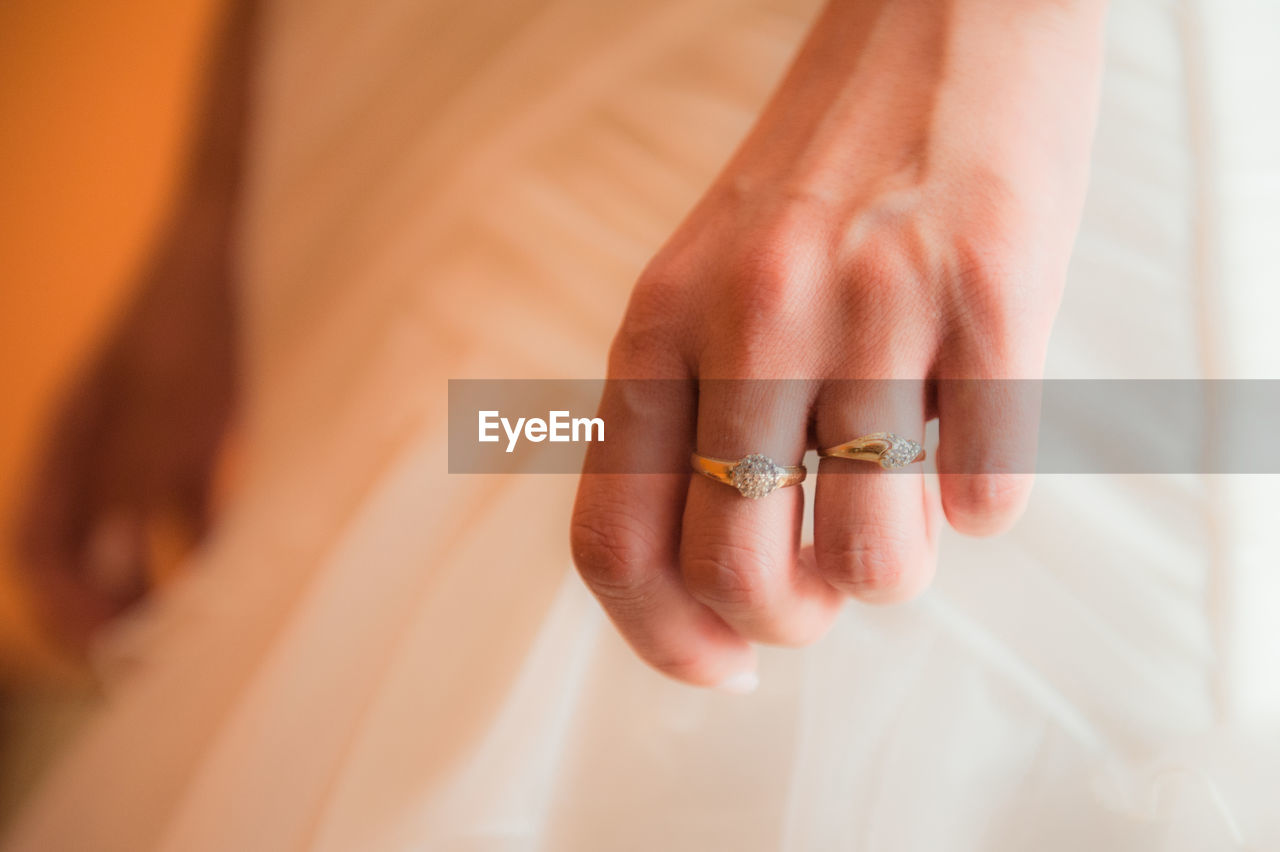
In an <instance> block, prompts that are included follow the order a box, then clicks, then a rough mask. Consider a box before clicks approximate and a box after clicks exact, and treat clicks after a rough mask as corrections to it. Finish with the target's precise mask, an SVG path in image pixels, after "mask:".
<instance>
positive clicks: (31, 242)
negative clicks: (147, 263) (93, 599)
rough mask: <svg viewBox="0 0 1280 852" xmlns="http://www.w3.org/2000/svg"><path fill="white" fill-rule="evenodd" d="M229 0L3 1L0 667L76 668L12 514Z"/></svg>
mask: <svg viewBox="0 0 1280 852" xmlns="http://www.w3.org/2000/svg"><path fill="white" fill-rule="evenodd" d="M222 5H223V4H222V2H221V0H115V1H114V2H111V3H101V2H89V0H6V2H4V3H0V187H2V188H3V189H2V191H0V196H2V197H3V205H2V206H0V270H3V276H4V286H3V288H0V323H3V325H2V326H0V328H2V329H3V333H2V334H0V400H2V401H3V410H4V416H3V417H0V529H3V530H4V533H5V535H4V542H5V546H4V548H3V550H0V681H2V682H3V683H10V684H11V683H15V682H30V681H33V680H35V681H42V680H48V679H54V680H56V679H59V678H63V677H66V676H68V675H69V673H70V671H71V670H70V669H68V668H67V667H66V666H64V664H62V663H61V662H60V661H59V659H58V658H57V657H56V655H55V654H54V653H53V652H52V651H51V650H50V649H49V648H48V647H47V646H46V645H45V643H44V642H42V641H41V639H40V637H39V635H38V634H37V632H36V631H35V629H34V627H33V625H32V624H31V623H30V621H29V619H27V618H26V616H25V612H24V607H23V604H22V597H21V594H20V591H19V589H18V588H17V587H16V584H15V581H14V570H13V569H14V557H13V552H12V548H11V546H10V544H9V542H10V541H11V530H12V527H13V522H14V514H15V509H16V507H17V506H18V505H19V503H20V500H21V495H22V488H23V482H24V479H25V477H26V476H27V475H28V472H29V469H30V465H31V462H32V460H33V456H34V454H35V453H36V452H37V450H38V447H39V446H40V443H41V438H42V432H43V424H44V423H45V422H46V420H47V418H48V417H49V415H50V414H51V412H52V410H53V408H54V406H55V405H56V404H57V401H58V397H59V393H60V391H61V390H62V388H63V386H64V384H65V383H66V382H67V380H68V379H69V378H70V376H71V374H72V373H73V371H74V370H75V368H76V367H77V365H78V364H79V363H80V362H81V360H82V359H83V358H85V357H87V356H88V354H89V353H91V352H92V350H93V348H94V346H95V344H96V342H97V340H98V339H99V337H100V336H101V335H102V333H103V331H104V329H105V328H106V327H107V326H108V324H109V323H110V322H111V320H112V318H113V316H114V315H115V313H116V311H117V310H119V308H120V307H121V305H122V304H123V302H124V301H125V299H126V298H127V297H128V295H129V291H130V288H131V284H132V281H133V279H134V277H135V276H136V272H137V270H138V268H139V266H140V265H141V263H142V262H143V260H144V258H145V256H146V253H147V251H148V250H149V248H150V244H151V241H152V237H153V234H154V233H155V230H156V226H157V224H158V223H159V221H160V220H161V218H162V217H163V216H164V215H165V213H166V210H167V203H168V201H169V199H170V197H171V195H172V193H173V188H174V183H175V180H176V178H177V176H178V173H179V171H180V168H181V163H182V157H183V152H184V151H185V150H186V142H187V138H188V136H189V134H190V133H191V130H192V125H193V119H194V118H195V112H196V108H197V106H198V103H197V100H198V94H199V92H200V82H201V73H202V71H203V68H204V64H205V60H206V57H207V51H208V49H209V48H210V43H211V36H212V35H213V32H214V29H215V26H214V25H215V23H216V19H217V15H218V14H219V12H220V10H221V7H222Z"/></svg>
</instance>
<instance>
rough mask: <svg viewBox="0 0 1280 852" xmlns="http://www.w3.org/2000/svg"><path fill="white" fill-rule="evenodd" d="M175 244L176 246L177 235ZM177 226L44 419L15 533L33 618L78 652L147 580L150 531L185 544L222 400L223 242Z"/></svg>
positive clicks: (200, 520)
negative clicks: (45, 435)
mask: <svg viewBox="0 0 1280 852" xmlns="http://www.w3.org/2000/svg"><path fill="white" fill-rule="evenodd" d="M184 237H185V238H184ZM202 239H204V238H202V236H201V235H200V234H198V233H195V232H194V231H193V230H192V229H190V228H187V229H179V233H178V235H177V237H176V238H175V239H172V240H170V241H169V248H168V249H167V251H165V252H164V253H163V254H162V256H161V257H160V258H159V261H158V263H157V264H156V266H155V268H154V269H153V270H152V272H151V273H150V275H149V277H148V280H147V282H146V284H145V286H144V287H143V288H142V291H141V293H140V295H139V297H138V299H137V300H136V301H135V303H134V304H133V305H132V306H131V309H130V310H129V311H128V312H127V314H126V315H125V317H124V318H123V319H122V321H121V323H120V324H119V325H118V326H117V328H116V329H115V331H114V333H113V335H112V336H111V338H110V340H109V341H108V342H107V345H106V347H105V348H104V350H103V351H102V352H101V354H100V355H99V356H98V357H97V358H96V359H95V360H94V361H93V362H92V363H91V364H90V365H89V366H88V369H87V370H86V371H85V373H84V374H83V375H82V376H81V377H80V379H79V380H78V381H77V382H76V383H75V385H74V386H73V387H72V388H71V392H70V394H69V395H68V396H67V398H66V400H65V403H64V405H63V407H62V410H61V411H60V412H59V414H58V416H57V417H56V419H55V421H54V424H53V429H52V432H51V434H50V436H49V440H48V442H47V444H46V446H45V447H44V455H43V458H42V460H41V464H40V466H39V468H38V469H37V471H36V476H35V479H34V481H33V482H32V483H31V488H30V491H29V495H28V500H27V505H26V511H25V513H24V515H23V517H22V519H21V527H20V529H19V535H18V545H19V548H18V549H19V556H20V564H21V566H22V568H23V569H24V575H25V580H26V585H27V587H28V589H29V590H30V592H31V599H32V602H33V604H34V606H35V610H36V615H37V617H38V618H39V620H40V622H41V623H42V624H43V626H44V628H45V629H46V631H47V632H48V633H49V634H50V636H51V638H53V639H54V640H55V641H56V642H57V643H58V644H59V645H60V646H62V647H63V648H64V649H66V650H68V651H70V652H73V653H76V654H80V653H83V652H84V651H85V649H86V646H87V643H88V641H89V638H90V637H91V635H92V634H93V632H94V631H95V630H96V629H97V628H98V627H99V626H100V625H101V624H102V623H103V622H105V621H107V620H108V619H110V618H111V617H113V616H114V615H116V614H117V613H118V612H120V611H121V610H122V609H124V608H125V607H127V606H129V605H130V604H132V603H134V602H135V601H137V600H138V599H139V598H140V597H142V596H143V595H144V594H145V592H146V591H147V590H148V587H149V585H150V582H151V580H152V579H154V577H155V576H156V572H157V565H155V564H154V561H155V560H154V556H155V548H154V547H153V543H154V542H155V541H156V535H157V532H158V531H164V532H167V533H168V534H169V537H180V538H181V539H182V540H184V541H185V543H187V544H190V543H191V542H193V541H195V540H196V539H198V538H199V537H200V536H201V534H202V533H203V532H204V530H205V527H206V525H207V523H208V521H209V497H210V488H211V483H212V479H213V474H214V469H215V465H216V463H217V458H218V453H219V450H220V448H221V446H222V443H223V438H224V434H225V431H226V428H227V425H228V422H229V418H230V413H231V409H232V403H233V399H234V392H235V369H234V342H233V337H234V335H233V318H232V305H231V300H230V285H229V281H228V277H229V275H228V269H227V261H226V259H225V255H226V252H225V248H223V249H222V250H215V249H214V247H213V246H212V245H210V246H209V247H208V248H206V249H204V250H202V249H201V246H202Z"/></svg>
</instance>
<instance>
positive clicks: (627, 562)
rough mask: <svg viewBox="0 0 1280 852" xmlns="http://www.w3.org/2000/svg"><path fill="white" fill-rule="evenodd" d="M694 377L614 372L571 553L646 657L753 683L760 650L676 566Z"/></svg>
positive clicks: (698, 680) (678, 673)
mask: <svg viewBox="0 0 1280 852" xmlns="http://www.w3.org/2000/svg"><path fill="white" fill-rule="evenodd" d="M695 405H696V398H695V388H694V384H693V382H692V381H682V380H668V379H654V380H646V379H612V380H610V381H608V382H606V384H605V391H604V395H603V397H602V399H601V402H600V411H599V416H600V417H601V418H603V419H604V421H605V423H607V424H609V428H610V430H611V433H610V434H611V435H619V436H622V437H621V438H618V439H613V440H610V441H606V442H600V443H593V444H591V445H590V447H589V448H588V451H587V457H586V462H585V464H584V467H583V472H582V477H581V479H580V480H579V484H578V496H577V500H576V502H575V505H574V510H573V523H572V531H571V544H572V549H573V560H574V563H575V564H576V565H577V568H578V572H579V573H580V574H581V575H582V578H583V580H584V581H585V582H586V584H587V587H588V588H589V589H590V590H591V591H592V593H593V594H594V595H595V596H596V598H597V599H598V600H599V601H600V603H601V605H602V606H603V607H604V609H605V612H606V613H607V614H608V615H609V618H610V619H611V620H612V621H613V624H614V625H615V626H616V627H617V629H618V632H619V633H621V634H622V636H623V638H624V639H626V641H627V642H628V644H630V645H631V647H632V648H633V649H634V650H635V652H636V654H637V655H639V656H640V658H641V659H643V660H644V661H645V662H647V663H648V664H649V665H651V666H653V667H654V668H655V669H657V670H659V671H661V672H663V673H664V674H667V675H669V676H671V677H673V678H676V679H677V680H682V681H685V682H687V683H691V684H696V685H702V686H718V687H720V688H722V689H726V690H728V691H732V692H744V691H750V690H751V689H752V688H754V686H755V683H756V677H755V651H754V649H753V648H752V647H751V645H750V644H749V643H748V642H746V641H745V640H744V639H742V638H741V637H740V636H738V634H737V633H735V632H734V631H733V630H732V629H731V628H730V627H729V626H728V625H727V624H726V623H725V622H724V621H723V620H721V618H720V617H719V616H718V615H716V614H715V613H714V612H712V611H711V610H710V609H708V608H707V607H706V606H704V605H703V604H701V603H699V602H698V601H697V600H695V599H694V598H693V596H692V595H691V594H690V593H689V591H688V590H687V589H686V588H685V585H684V583H683V580H682V578H681V575H680V569H679V551H680V526H681V518H682V516H683V513H684V503H685V495H686V493H687V492H688V488H689V474H688V473H685V472H680V473H677V472H676V471H683V470H686V469H687V460H688V455H689V450H690V447H691V446H692V443H693V438H694V410H695Z"/></svg>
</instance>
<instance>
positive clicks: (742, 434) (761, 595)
mask: <svg viewBox="0 0 1280 852" xmlns="http://www.w3.org/2000/svg"><path fill="white" fill-rule="evenodd" d="M811 402H812V384H811V383H809V382H800V381H795V382H789V381H754V382H753V381H737V380H704V381H703V382H702V383H701V384H700V387H699V398H698V444H697V446H698V451H699V452H700V453H702V454H704V455H707V456H712V457H716V458H723V459H734V460H737V459H741V458H742V457H744V456H746V455H749V454H753V453H760V454H763V455H766V456H768V457H770V458H771V459H773V460H774V461H775V462H776V463H777V464H779V465H784V466H785V465H793V464H798V463H799V461H800V459H801V458H803V456H804V451H805V445H806V443H807V441H806V435H807V431H808V420H809V409H810V405H811ZM803 512H804V493H803V491H802V490H801V489H800V488H796V487H785V488H779V489H777V490H775V491H774V492H773V493H771V494H768V495H767V496H765V497H762V498H760V499H750V498H747V497H744V496H743V495H742V494H741V493H739V492H738V490H737V489H735V488H734V487H733V486H731V485H726V484H724V483H720V482H715V481H713V480H711V479H708V478H706V477H703V476H694V477H693V480H692V481H691V482H690V483H689V499H688V505H687V506H686V508H685V513H684V527H683V529H684V533H683V539H682V541H681V547H680V564H681V568H682V570H683V572H684V579H685V584H686V585H687V586H688V588H689V590H690V591H691V592H692V593H693V595H694V597H696V598H697V599H698V600H700V601H702V602H703V603H704V604H706V605H707V606H708V607H710V608H711V609H713V610H715V612H716V613H718V614H719V615H720V617H721V618H723V619H724V620H725V621H726V622H727V623H728V624H730V625H732V626H733V628H734V629H735V630H737V631H738V633H739V634H740V635H742V636H744V637H746V638H748V639H752V640H755V641H759V642H767V643H772V644H781V645H799V644H805V643H807V642H811V641H813V640H814V639H816V638H818V637H819V636H821V635H822V634H823V633H825V632H826V630H827V628H828V627H830V625H831V622H832V621H833V620H834V618H835V616H836V614H837V611H838V608H839V606H840V595H839V594H838V593H837V592H836V590H835V589H833V588H831V587H830V586H829V585H827V584H826V583H825V582H823V580H822V578H821V577H819V576H818V574H817V571H816V570H815V568H814V565H813V564H812V562H811V561H808V560H801V559H800V558H799V557H798V554H799V544H800V522H801V518H802V515H803Z"/></svg>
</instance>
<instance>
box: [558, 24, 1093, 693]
mask: <svg viewBox="0 0 1280 852" xmlns="http://www.w3.org/2000/svg"><path fill="white" fill-rule="evenodd" d="M1103 11H1104V10H1103V8H1102V4H1101V3H1098V2H1044V0H1035V2H1028V3H995V2H986V0H953V2H937V0H892V2H888V1H887V0H886V2H840V0H834V2H832V3H830V4H829V5H828V6H827V7H826V9H825V10H824V11H823V13H822V15H821V17H820V18H819V20H818V21H817V22H816V24H815V25H814V27H813V29H812V31H811V33H810V34H809V36H808V38H807V40H806V42H805V43H804V45H803V47H802V49H801V51H800V53H799V55H798V57H797V59H796V60H795V62H794V64H793V66H792V68H791V69H790V71H789V73H788V74H787V76H786V79H785V80H784V81H783V82H782V84H781V86H780V87H779V89H778V90H777V92H776V93H775V95H774V96H773V98H772V99H771V101H770V102H769V104H768V106H767V107H766V109H765V110H764V112H763V113H762V115H761V116H760V118H759V120H758V121H757V123H756V125H755V127H754V128H753V129H752V130H751V132H750V134H749V135H748V137H747V138H746V139H745V141H744V142H743V143H742V145H741V146H740V148H739V149H738V151H737V153H736V154H735V155H734V157H733V158H732V159H731V161H730V162H729V163H728V164H727V166H726V167H725V169H724V171H723V172H722V173H721V174H720V176H719V177H718V178H717V180H716V181H715V182H714V184H713V186H712V187H711V188H710V189H709V190H708V191H707V193H706V195H705V196H704V197H703V198H702V200H701V201H700V203H699V204H698V205H697V206H696V208H695V209H694V210H693V211H692V212H691V213H690V214H689V216H688V218H687V219H686V220H685V221H684V223H683V224H681V225H680V227H679V228H678V229H677V231H676V232H675V234H674V235H673V236H672V237H671V239H670V240H669V241H668V242H667V244H666V245H665V246H664V247H663V248H662V249H661V251H659V253H658V254H657V256H656V257H655V258H654V259H653V261H652V262H651V263H650V264H649V266H648V268H647V269H646V270H645V272H644V273H643V275H642V276H641V278H640V280H639V281H638V283H637V284H636V286H635V289H634V292H633V294H632V297H631V301H630V304H629V306H628V308H627V312H626V315H625V317H624V318H623V320H622V324H621V327H620V329H619V331H618V333H617V336H616V338H615V340H614V343H613V346H612V349H611V352H610V359H609V375H610V377H611V378H614V379H632V378H668V379H688V380H691V381H689V382H688V383H687V384H686V385H685V386H686V387H687V388H688V390H687V391H679V390H675V389H673V388H674V386H675V385H677V384H679V383H664V384H663V388H664V389H663V390H661V391H654V392H653V394H656V395H659V396H660V397H661V398H644V396H645V395H644V393H643V392H641V391H638V390H636V387H637V386H636V385H628V384H626V383H614V382H611V383H609V384H608V386H607V387H606V391H605V394H604V398H603V400H602V403H601V416H602V417H604V419H605V421H606V422H610V423H617V424H622V425H621V426H620V427H618V428H616V429H615V433H622V432H625V433H627V434H629V435H632V434H634V435H642V436H643V437H640V438H636V439H634V440H633V441H632V442H630V443H623V444H621V445H619V442H615V444H614V445H612V446H611V445H609V444H596V445H592V446H591V448H590V450H589V453H588V458H587V462H586V466H585V471H584V475H583V477H582V479H581V481H580V486H579V491H578V498H577V504H576V507H575V511H574V518H573V525H572V534H571V539H572V550H573V555H574V559H575V562H576V564H577V566H578V569H579V571H580V573H581V575H582V577H583V579H584V580H585V581H586V583H587V585H588V586H589V587H590V588H591V589H592V591H593V592H594V593H595V595H596V596H597V598H598V599H599V600H600V602H601V603H602V605H603V606H604V608H605V610H606V611H607V612H608V614H609V616H610V617H611V619H612V620H613V622H614V624H615V625H616V626H617V628H618V630H619V631H621V633H622V635H623V636H624V637H625V638H626V639H627V641H628V642H629V643H630V644H631V646H632V647H633V648H634V649H635V652H636V653H637V654H638V655H639V656H640V657H641V658H642V659H643V660H645V661H646V662H647V663H649V664H650V665H651V666H653V667H654V668H656V669H658V670H659V671H661V672H664V673H666V674H668V675H670V676H671V677H673V678H676V679H679V680H682V681H686V682H688V683H691V684H699V685H721V686H723V687H725V688H727V689H731V690H736V691H741V690H743V689H746V688H750V686H751V685H752V683H753V682H754V680H753V676H752V675H751V674H750V673H751V672H753V670H754V667H755V658H754V651H753V643H757V642H758V643H769V644H781V645H803V644H806V643H809V642H813V641H814V640H816V639H817V638H819V637H820V636H821V635H822V634H823V633H825V632H826V630H827V629H828V627H829V626H830V624H831V623H832V621H833V619H834V618H835V616H836V614H837V611H838V609H839V607H840V606H841V605H842V604H843V602H844V600H845V599H846V598H847V597H849V596H852V597H854V598H857V599H859V600H862V601H866V602H872V603H890V602H896V601H902V600H906V599H908V598H910V597H912V596H913V595H915V594H917V593H918V592H920V591H921V590H922V589H924V588H925V587H926V586H927V585H928V583H929V581H930V579H931V578H932V576H933V573H934V567H935V563H936V554H937V548H936V540H937V532H938V529H939V527H940V524H941V522H942V521H941V517H940V516H941V515H942V514H943V513H945V517H946V521H947V522H949V523H950V524H951V525H952V526H953V527H955V528H956V529H957V530H959V531H961V532H963V533H968V534H973V535H991V534H995V533H998V532H1000V531H1002V530H1004V529H1006V528H1007V527H1009V526H1010V525H1011V524H1012V523H1013V522H1014V520H1015V519H1016V518H1017V516H1018V514H1019V513H1020V512H1021V510H1022V508H1023V506H1024V505H1025V502H1026V499H1027V497H1028V493H1029V489H1030V485H1031V483H1030V477H1029V476H1027V475H1022V474H1019V473H1017V472H1018V471H1022V470H1029V469H1030V468H1029V467H1028V466H1027V464H1026V458H1027V457H1026V455H1025V454H1026V453H1027V452H1028V451H1029V448H1030V446H1029V443H1028V441H1027V440H1025V436H1026V435H1027V434H1028V433H1029V432H1030V433H1033V432H1034V430H1028V429H1027V428H1025V427H1026V426H1027V425H1028V423H1027V421H1026V418H1027V416H1028V415H1027V414H1026V413H1025V412H1024V411H1023V410H1022V406H1021V405H1020V404H1019V401H1018V400H1011V399H1009V398H1008V395H1007V394H1002V393H1000V392H998V391H997V390H993V389H989V388H988V389H983V388H981V387H978V388H975V386H973V385H972V384H970V383H965V382H950V381H948V380H950V379H1007V378H1038V377H1040V376H1041V375H1042V372H1043V363H1044V357H1045V351H1046V346H1047V342H1048V338H1049V332H1050V328H1051V324H1052V321H1053V317H1054V313H1055V311H1056V309H1057V305H1058V302H1059V298H1060V295H1061V291H1062V286H1063V281H1064V278H1065V272H1066V266H1067V260H1068V257H1069V254H1070V249H1071V245H1072V242H1073V240H1074V237H1075V233H1076V230H1077V227H1078V222H1079V216H1080V208H1081V205H1082V201H1083V196H1084V190H1085V186H1086V183H1087V175H1088V158H1089V147H1090V142H1091V138H1092V134H1093V126H1094V119H1095V112H1096V104H1097V87H1098V79H1099V74H1100V69H1101V55H1102V50H1101V38H1102V18H1103ZM783 378H786V379H807V380H810V381H808V382H807V383H785V384H773V385H770V384H768V383H758V384H755V385H752V386H751V388H752V390H751V392H743V386H742V385H737V386H735V385H733V384H732V383H727V384H726V383H723V382H715V381H709V380H713V379H783ZM850 379H896V380H900V381H898V382H895V383H892V385H890V384H887V383H877V382H865V383H862V382H849V381H839V380H850ZM698 383H701V385H700V387H699V386H698ZM890 387H892V388H893V390H892V392H891V391H890ZM797 388H805V389H806V390H804V391H798V390H797ZM935 416H936V417H938V418H939V419H940V424H939V429H940V446H939V449H938V459H937V461H938V468H939V473H940V474H941V475H940V477H939V483H940V487H941V495H940V498H941V499H940V509H941V511H939V500H938V497H937V496H936V495H932V494H930V493H929V492H928V491H927V489H926V483H925V479H924V477H923V476H921V475H919V474H918V473H911V474H905V473H888V472H884V471H881V470H880V469H879V468H878V467H875V466H872V465H866V466H865V467H861V466H860V465H861V464H862V463H855V462H849V461H846V460H839V459H824V460H823V461H822V463H821V466H820V468H819V470H818V472H817V476H818V480H817V491H816V498H815V506H814V527H815V529H814V547H813V549H812V550H805V551H802V550H801V549H800V548H799V538H800V519H801V516H802V500H803V497H802V492H801V490H800V489H798V488H787V489H782V490H779V491H777V492H775V493H773V494H771V495H769V496H768V497H766V498H764V499H762V500H747V499H744V498H742V497H741V496H740V495H739V494H738V493H737V492H736V491H735V490H734V489H732V488H730V487H726V486H725V485H723V484H719V483H716V482H713V481H711V480H709V479H706V478H703V477H700V476H693V477H690V476H688V475H686V474H627V473H619V472H617V471H621V470H626V467H627V464H628V461H629V460H631V459H635V458H638V457H641V456H643V457H644V458H646V459H648V460H653V459H660V460H663V461H664V462H665V463H666V464H668V465H669V467H667V468H665V469H670V470H677V469H680V467H681V466H682V465H685V464H687V462H686V461H685V460H686V459H687V456H688V452H689V450H690V449H692V448H695V447H696V448H697V449H698V451H699V452H702V453H704V454H706V455H710V456H716V457H721V458H729V459H735V458H739V457H741V456H743V455H746V454H747V453H751V452H763V453H765V454H767V455H769V456H771V457H772V458H774V459H776V460H779V461H780V462H781V463H783V464H793V463H795V462H797V461H798V460H799V459H800V458H801V456H802V455H803V453H804V451H805V449H806V448H812V447H826V446H832V445H835V444H838V443H841V442H843V441H847V440H849V439H851V438H853V437H855V436H857V435H861V434H866V433H869V432H876V431H893V432H897V433H899V434H902V435H906V436H909V437H916V438H918V437H920V436H922V435H923V433H924V427H925V422H926V420H928V419H931V418H933V417H935ZM639 444H645V446H638V445H639ZM850 465H854V466H858V467H859V469H858V471H857V472H859V473H862V474H864V475H840V474H842V473H850V472H851V471H850V469H849V466H850ZM633 469H634V468H633ZM649 469H653V468H649ZM914 470H916V471H918V470H919V467H918V466H917V467H916V468H914Z"/></svg>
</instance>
